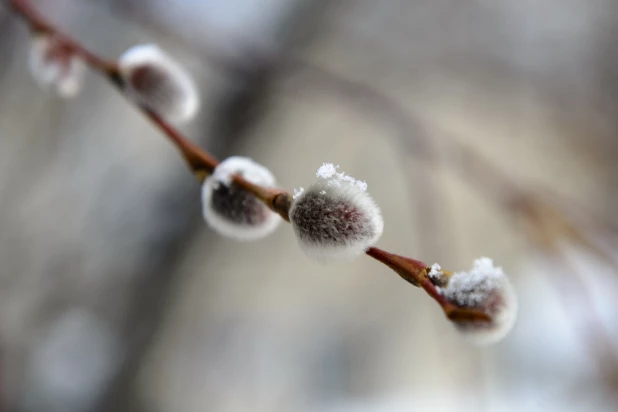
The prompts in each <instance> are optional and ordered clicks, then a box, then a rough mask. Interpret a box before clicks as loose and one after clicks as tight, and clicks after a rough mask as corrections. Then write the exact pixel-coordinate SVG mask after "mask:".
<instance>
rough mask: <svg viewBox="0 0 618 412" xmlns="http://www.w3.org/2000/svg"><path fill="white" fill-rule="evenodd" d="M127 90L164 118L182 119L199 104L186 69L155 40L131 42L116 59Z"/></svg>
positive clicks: (192, 114)
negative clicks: (148, 42)
mask: <svg viewBox="0 0 618 412" xmlns="http://www.w3.org/2000/svg"><path fill="white" fill-rule="evenodd" d="M118 67H119V71H120V75H121V76H122V78H123V80H124V81H125V87H126V92H127V94H128V95H129V96H131V97H132V98H133V99H134V100H135V101H136V102H138V103H139V104H142V105H144V106H146V107H148V108H149V109H151V110H153V111H155V112H156V113H158V114H160V115H161V116H163V117H164V118H166V119H168V120H171V121H176V122H184V121H188V120H190V119H192V118H193V117H194V116H195V115H196V113H197V111H198V109H199V106H200V98H199V94H198V89H197V86H196V85H195V82H194V81H193V79H192V78H191V76H190V75H189V73H188V72H187V71H186V70H185V69H184V68H183V67H182V66H181V65H180V64H178V63H177V62H176V61H175V60H174V59H173V58H171V57H170V56H169V55H167V54H166V53H165V52H164V51H163V50H161V49H160V48H159V46H157V45H155V44H143V45H138V46H133V47H131V48H130V49H128V50H127V51H125V52H124V53H123V54H122V56H120V58H119V59H118Z"/></svg>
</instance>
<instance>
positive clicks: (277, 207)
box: [8, 0, 491, 322]
mask: <svg viewBox="0 0 618 412" xmlns="http://www.w3.org/2000/svg"><path fill="white" fill-rule="evenodd" d="M8 2H9V4H10V5H11V6H12V8H13V10H15V12H16V13H17V14H18V15H19V16H21V17H22V18H23V20H25V22H26V23H27V24H28V25H29V27H30V29H31V30H32V32H33V33H35V34H45V35H49V36H53V37H54V38H55V39H56V40H57V41H58V42H59V43H61V44H62V45H63V47H65V48H66V50H67V51H70V52H71V53H73V54H75V55H77V56H79V57H81V58H82V59H83V60H84V61H85V62H86V63H87V64H88V66H90V68H91V69H93V70H94V71H96V72H98V73H99V74H101V75H102V76H103V77H105V78H106V79H107V80H108V81H109V82H110V83H111V84H112V85H113V86H114V87H116V88H117V89H118V90H119V91H120V92H121V93H123V94H124V87H125V85H124V80H123V79H122V76H120V72H119V69H118V64H117V62H115V61H111V60H107V59H104V58H101V57H99V56H98V55H97V54H95V53H94V52H92V51H90V50H89V49H87V48H86V47H85V46H84V45H82V44H81V43H79V42H78V41H76V40H75V39H73V38H72V37H70V36H69V35H67V34H65V33H63V32H61V31H60V30H58V29H57V28H56V27H55V26H54V25H53V24H52V23H51V22H50V21H49V20H47V19H46V18H45V17H44V16H42V15H41V14H40V13H39V12H38V11H37V10H36V9H35V8H34V7H33V6H32V4H31V2H30V1H29V0H8ZM138 107H139V109H140V110H141V111H142V113H143V114H144V115H145V116H146V117H147V118H148V119H149V120H150V121H151V122H152V123H153V124H154V125H155V126H156V127H157V128H159V129H160V130H161V131H162V132H163V133H164V134H165V136H166V137H167V138H168V140H169V141H170V142H171V143H172V144H174V146H176V148H177V149H178V150H179V151H180V153H181V154H182V156H183V157H184V158H185V160H186V162H187V164H188V166H189V168H190V169H191V171H192V172H193V173H194V175H195V176H196V177H197V179H198V180H199V181H200V182H203V181H204V179H205V178H206V177H207V176H208V175H209V174H212V173H213V171H214V170H215V168H216V167H217V165H218V164H219V161H218V160H217V159H216V158H215V157H213V156H212V155H211V154H209V153H208V152H206V151H204V150H203V149H202V148H200V147H199V146H198V145H197V144H195V143H194V142H192V141H191V140H190V139H188V138H186V137H185V136H184V135H183V134H182V133H180V132H179V131H178V130H176V129H175V128H174V127H173V126H172V125H170V124H169V123H168V122H166V121H165V120H164V119H163V118H162V117H161V116H160V115H159V114H157V113H155V112H154V111H152V110H150V109H148V108H147V107H145V106H142V105H138ZM233 182H234V184H236V185H237V186H239V187H241V188H242V189H244V190H246V191H248V192H250V193H252V194H253V195H255V196H256V197H257V198H259V199H260V200H261V201H262V202H264V203H265V204H266V205H267V206H268V207H270V208H271V209H272V210H273V211H275V212H277V213H278V214H279V215H280V216H281V217H282V218H283V219H285V220H286V221H287V222H289V221H290V220H289V216H288V215H289V210H290V206H291V204H292V195H291V194H290V193H289V192H287V191H285V190H282V189H276V188H275V189H273V188H266V187H262V186H260V185H256V184H254V183H251V182H249V181H247V180H246V179H244V178H242V177H241V176H239V175H233ZM366 254H367V255H369V256H371V257H372V258H374V259H376V260H377V261H379V262H381V263H384V264H385V265H386V266H388V267H390V268H391V269H393V270H394V271H395V272H396V273H397V274H398V275H399V276H401V277H402V278H403V279H405V280H406V281H408V282H409V283H411V284H413V285H414V286H417V287H420V288H422V289H423V290H424V291H425V292H426V293H427V294H428V295H429V296H431V297H432V298H433V299H434V300H435V301H436V302H437V303H438V304H439V305H440V306H441V307H442V309H443V310H444V313H445V314H446V316H447V317H448V318H449V319H451V320H465V321H487V322H489V321H491V319H490V318H489V316H488V315H487V314H485V313H483V312H480V311H478V310H473V309H468V308H461V307H457V306H455V305H454V304H452V303H451V302H449V301H448V300H447V299H446V298H444V296H442V295H441V294H440V292H439V291H438V289H437V287H436V286H435V285H434V284H433V283H432V281H431V279H430V278H429V275H428V272H429V267H428V265H427V264H425V263H423V262H421V261H419V260H415V259H410V258H406V257H403V256H399V255H395V254H392V253H389V252H387V251H384V250H382V249H379V248H376V247H372V248H370V249H368V250H367V252H366Z"/></svg>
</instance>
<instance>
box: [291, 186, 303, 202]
mask: <svg viewBox="0 0 618 412" xmlns="http://www.w3.org/2000/svg"><path fill="white" fill-rule="evenodd" d="M304 191H305V188H304V187H301V188H300V189H294V196H292V198H293V199H296V198H298V196H300V195H302V194H303V192H304Z"/></svg>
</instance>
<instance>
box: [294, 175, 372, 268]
mask: <svg viewBox="0 0 618 412" xmlns="http://www.w3.org/2000/svg"><path fill="white" fill-rule="evenodd" d="M337 168H338V166H334V165H332V164H331V163H325V164H324V165H323V166H322V167H320V169H318V173H317V176H318V177H319V178H320V179H319V180H318V181H317V182H315V183H314V184H312V185H311V186H310V187H309V188H308V189H306V190H304V191H302V192H300V193H297V194H296V195H295V196H294V202H293V203H292V207H291V208H290V222H291V223H292V226H293V228H294V232H295V234H296V237H297V239H298V242H299V244H300V246H301V248H302V249H303V251H304V252H305V253H306V254H307V255H308V256H309V257H311V258H313V259H316V260H318V261H321V262H329V261H337V260H351V259H353V258H355V257H357V256H359V255H360V254H362V253H363V252H365V251H366V250H367V249H368V248H369V247H371V246H373V245H374V244H375V243H376V242H377V241H378V239H379V238H380V236H381V235H382V230H383V228H384V222H383V220H382V215H381V213H380V209H379V208H378V206H377V205H376V204H375V202H374V201H373V199H372V198H371V197H370V196H369V194H368V193H367V192H366V190H365V189H366V184H365V183H364V182H360V183H362V185H359V184H358V183H359V181H357V180H356V179H354V178H353V177H350V176H346V175H345V174H343V173H340V172H337Z"/></svg>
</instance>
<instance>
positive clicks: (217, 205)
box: [202, 156, 282, 241]
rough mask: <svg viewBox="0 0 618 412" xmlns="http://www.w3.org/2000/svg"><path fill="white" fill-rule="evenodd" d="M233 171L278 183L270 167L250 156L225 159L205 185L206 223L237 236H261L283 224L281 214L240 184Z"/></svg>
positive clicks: (262, 181)
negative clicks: (234, 178) (237, 182)
mask: <svg viewBox="0 0 618 412" xmlns="http://www.w3.org/2000/svg"><path fill="white" fill-rule="evenodd" d="M233 174H239V175H241V176H242V177H243V178H244V179H246V180H248V181H249V182H251V183H255V184H258V185H261V186H264V187H274V186H275V184H276V182H275V177H274V176H273V174H272V173H271V172H270V171H269V170H268V169H267V168H265V167H264V166H262V165H260V164H258V163H256V162H254V161H253V160H251V159H249V158H247V157H240V156H233V157H229V158H227V159H225V160H224V161H223V162H221V163H220V164H219V165H218V166H217V167H216V168H215V171H214V173H213V174H212V175H210V176H209V177H208V178H206V180H205V181H204V184H203V185H202V212H203V215H204V219H205V220H206V223H208V226H210V227H211V228H212V229H213V230H215V231H216V232H218V233H219V234H221V235H224V236H227V237H230V238H233V239H236V240H243V241H250V240H257V239H261V238H263V237H265V236H267V235H269V234H270V233H272V232H273V231H274V230H275V229H276V228H277V226H279V223H281V220H282V219H281V217H280V216H279V215H278V214H277V213H275V212H273V211H271V210H270V209H269V208H268V207H267V206H266V205H264V204H263V203H262V202H261V201H260V200H259V199H258V198H256V197H255V196H254V195H252V194H251V193H249V192H247V191H246V190H244V189H241V188H240V187H238V186H236V185H235V184H234V183H233V181H232V175H233Z"/></svg>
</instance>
